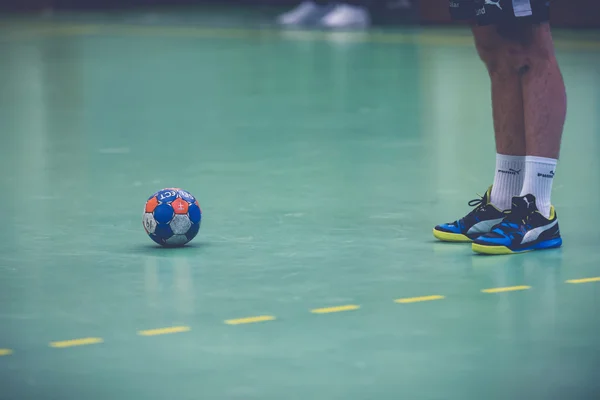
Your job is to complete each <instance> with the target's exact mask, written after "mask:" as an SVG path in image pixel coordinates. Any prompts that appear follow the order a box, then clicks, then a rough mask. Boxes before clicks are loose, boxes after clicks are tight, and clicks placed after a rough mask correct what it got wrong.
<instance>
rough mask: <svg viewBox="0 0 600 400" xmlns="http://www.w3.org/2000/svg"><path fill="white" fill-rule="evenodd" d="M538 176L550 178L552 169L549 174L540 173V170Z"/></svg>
mask: <svg viewBox="0 0 600 400" xmlns="http://www.w3.org/2000/svg"><path fill="white" fill-rule="evenodd" d="M538 177H541V178H550V179H552V178H554V171H550V173H549V174H542V173H541V172H538Z"/></svg>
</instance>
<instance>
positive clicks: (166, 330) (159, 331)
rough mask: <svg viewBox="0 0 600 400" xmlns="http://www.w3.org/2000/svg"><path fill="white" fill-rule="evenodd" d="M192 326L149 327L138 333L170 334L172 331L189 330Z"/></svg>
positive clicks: (150, 334)
mask: <svg viewBox="0 0 600 400" xmlns="http://www.w3.org/2000/svg"><path fill="white" fill-rule="evenodd" d="M191 330H192V328H190V327H189V326H171V327H168V328H158V329H147V330H143V331H138V335H140V336H158V335H169V334H171V333H181V332H189V331H191Z"/></svg>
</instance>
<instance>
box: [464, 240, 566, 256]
mask: <svg viewBox="0 0 600 400" xmlns="http://www.w3.org/2000/svg"><path fill="white" fill-rule="evenodd" d="M561 246H562V239H561V238H558V239H552V240H546V241H544V242H540V243H537V244H535V245H533V246H532V247H529V248H525V249H523V250H511V249H509V248H508V247H506V246H486V245H484V244H479V243H473V244H472V246H471V247H472V249H473V251H474V252H475V253H478V254H486V255H491V256H500V255H511V254H522V253H528V252H530V251H536V250H550V249H557V248H559V247H561Z"/></svg>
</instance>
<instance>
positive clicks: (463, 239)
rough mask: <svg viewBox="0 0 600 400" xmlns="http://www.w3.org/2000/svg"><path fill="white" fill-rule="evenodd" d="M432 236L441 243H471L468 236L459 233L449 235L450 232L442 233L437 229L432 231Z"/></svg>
mask: <svg viewBox="0 0 600 400" xmlns="http://www.w3.org/2000/svg"><path fill="white" fill-rule="evenodd" d="M433 236H434V237H435V238H436V239H438V240H441V241H442V242H452V243H471V242H473V240H471V239H470V238H469V237H468V236H465V235H461V234H460V233H450V232H442V231H438V230H437V229H433Z"/></svg>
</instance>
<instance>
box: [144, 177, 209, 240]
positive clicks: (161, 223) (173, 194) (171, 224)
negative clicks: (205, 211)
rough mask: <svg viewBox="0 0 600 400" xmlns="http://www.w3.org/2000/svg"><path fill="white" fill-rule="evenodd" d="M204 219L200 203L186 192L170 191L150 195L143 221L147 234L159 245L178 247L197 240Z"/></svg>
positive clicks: (172, 189) (173, 189) (164, 190)
mask: <svg viewBox="0 0 600 400" xmlns="http://www.w3.org/2000/svg"><path fill="white" fill-rule="evenodd" d="M201 220H202V211H201V210H200V204H198V200H196V198H195V197H194V196H192V195H191V194H190V193H189V192H186V191H185V190H182V189H179V188H169V189H163V190H161V191H159V192H156V193H154V194H153V195H152V196H150V198H149V199H148V201H147V202H146V207H145V209H144V217H143V220H142V221H143V225H144V229H145V230H146V233H147V234H148V236H150V238H151V239H152V240H154V241H155V242H156V243H158V244H160V245H161V246H165V247H178V246H183V245H185V244H186V243H188V242H190V241H191V240H192V239H193V238H194V237H196V235H197V234H198V230H200V222H201Z"/></svg>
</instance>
